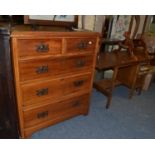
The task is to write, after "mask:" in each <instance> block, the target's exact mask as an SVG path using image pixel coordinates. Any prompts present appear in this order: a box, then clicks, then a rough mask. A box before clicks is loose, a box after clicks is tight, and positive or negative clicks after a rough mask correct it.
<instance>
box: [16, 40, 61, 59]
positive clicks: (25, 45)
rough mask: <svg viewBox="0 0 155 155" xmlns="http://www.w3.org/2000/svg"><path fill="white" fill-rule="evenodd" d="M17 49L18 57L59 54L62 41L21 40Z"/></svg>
mask: <svg viewBox="0 0 155 155" xmlns="http://www.w3.org/2000/svg"><path fill="white" fill-rule="evenodd" d="M44 47H47V49H46V48H44ZM17 48H18V51H19V57H30V56H39V55H47V54H50V55H51V54H53V55H54V54H60V53H61V49H62V39H58V38H55V39H21V40H19V41H18V43H17ZM39 48H40V50H39ZM41 48H42V49H41ZM43 48H44V49H43Z"/></svg>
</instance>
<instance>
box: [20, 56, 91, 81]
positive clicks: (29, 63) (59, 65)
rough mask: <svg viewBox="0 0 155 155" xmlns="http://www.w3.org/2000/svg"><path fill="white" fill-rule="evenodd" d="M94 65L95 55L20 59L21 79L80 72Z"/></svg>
mask: <svg viewBox="0 0 155 155" xmlns="http://www.w3.org/2000/svg"><path fill="white" fill-rule="evenodd" d="M92 67H93V55H86V56H76V57H75V56H74V57H66V58H56V59H52V58H49V59H35V60H26V61H19V74H20V81H26V80H34V79H39V78H47V77H56V76H59V75H60V76H62V75H65V74H73V73H78V72H79V73H80V72H82V71H88V70H91V68H92Z"/></svg>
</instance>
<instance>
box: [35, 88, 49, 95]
mask: <svg viewBox="0 0 155 155" xmlns="http://www.w3.org/2000/svg"><path fill="white" fill-rule="evenodd" d="M47 94H48V88H43V89H39V90H36V95H37V96H43V95H47Z"/></svg>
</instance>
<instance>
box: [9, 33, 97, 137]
mask: <svg viewBox="0 0 155 155" xmlns="http://www.w3.org/2000/svg"><path fill="white" fill-rule="evenodd" d="M11 37H12V58H13V64H14V76H15V86H16V97H17V104H18V115H19V122H20V133H21V137H22V138H26V137H29V136H31V134H32V133H33V132H35V131H37V130H40V129H41V128H45V127H47V126H50V125H52V124H55V123H58V122H60V121H63V120H66V119H69V118H71V117H73V116H77V115H81V114H83V115H87V114H88V110H89V98H90V94H91V90H92V82H93V75H94V68H95V62H96V54H97V51H98V44H99V35H98V33H94V32H51V31H45V32H43V31H34V32H33V31H14V32H12V35H11Z"/></svg>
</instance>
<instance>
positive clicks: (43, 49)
mask: <svg viewBox="0 0 155 155" xmlns="http://www.w3.org/2000/svg"><path fill="white" fill-rule="evenodd" d="M36 51H37V52H39V53H44V52H48V51H49V46H48V44H44V43H40V44H39V45H37V47H36Z"/></svg>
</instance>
